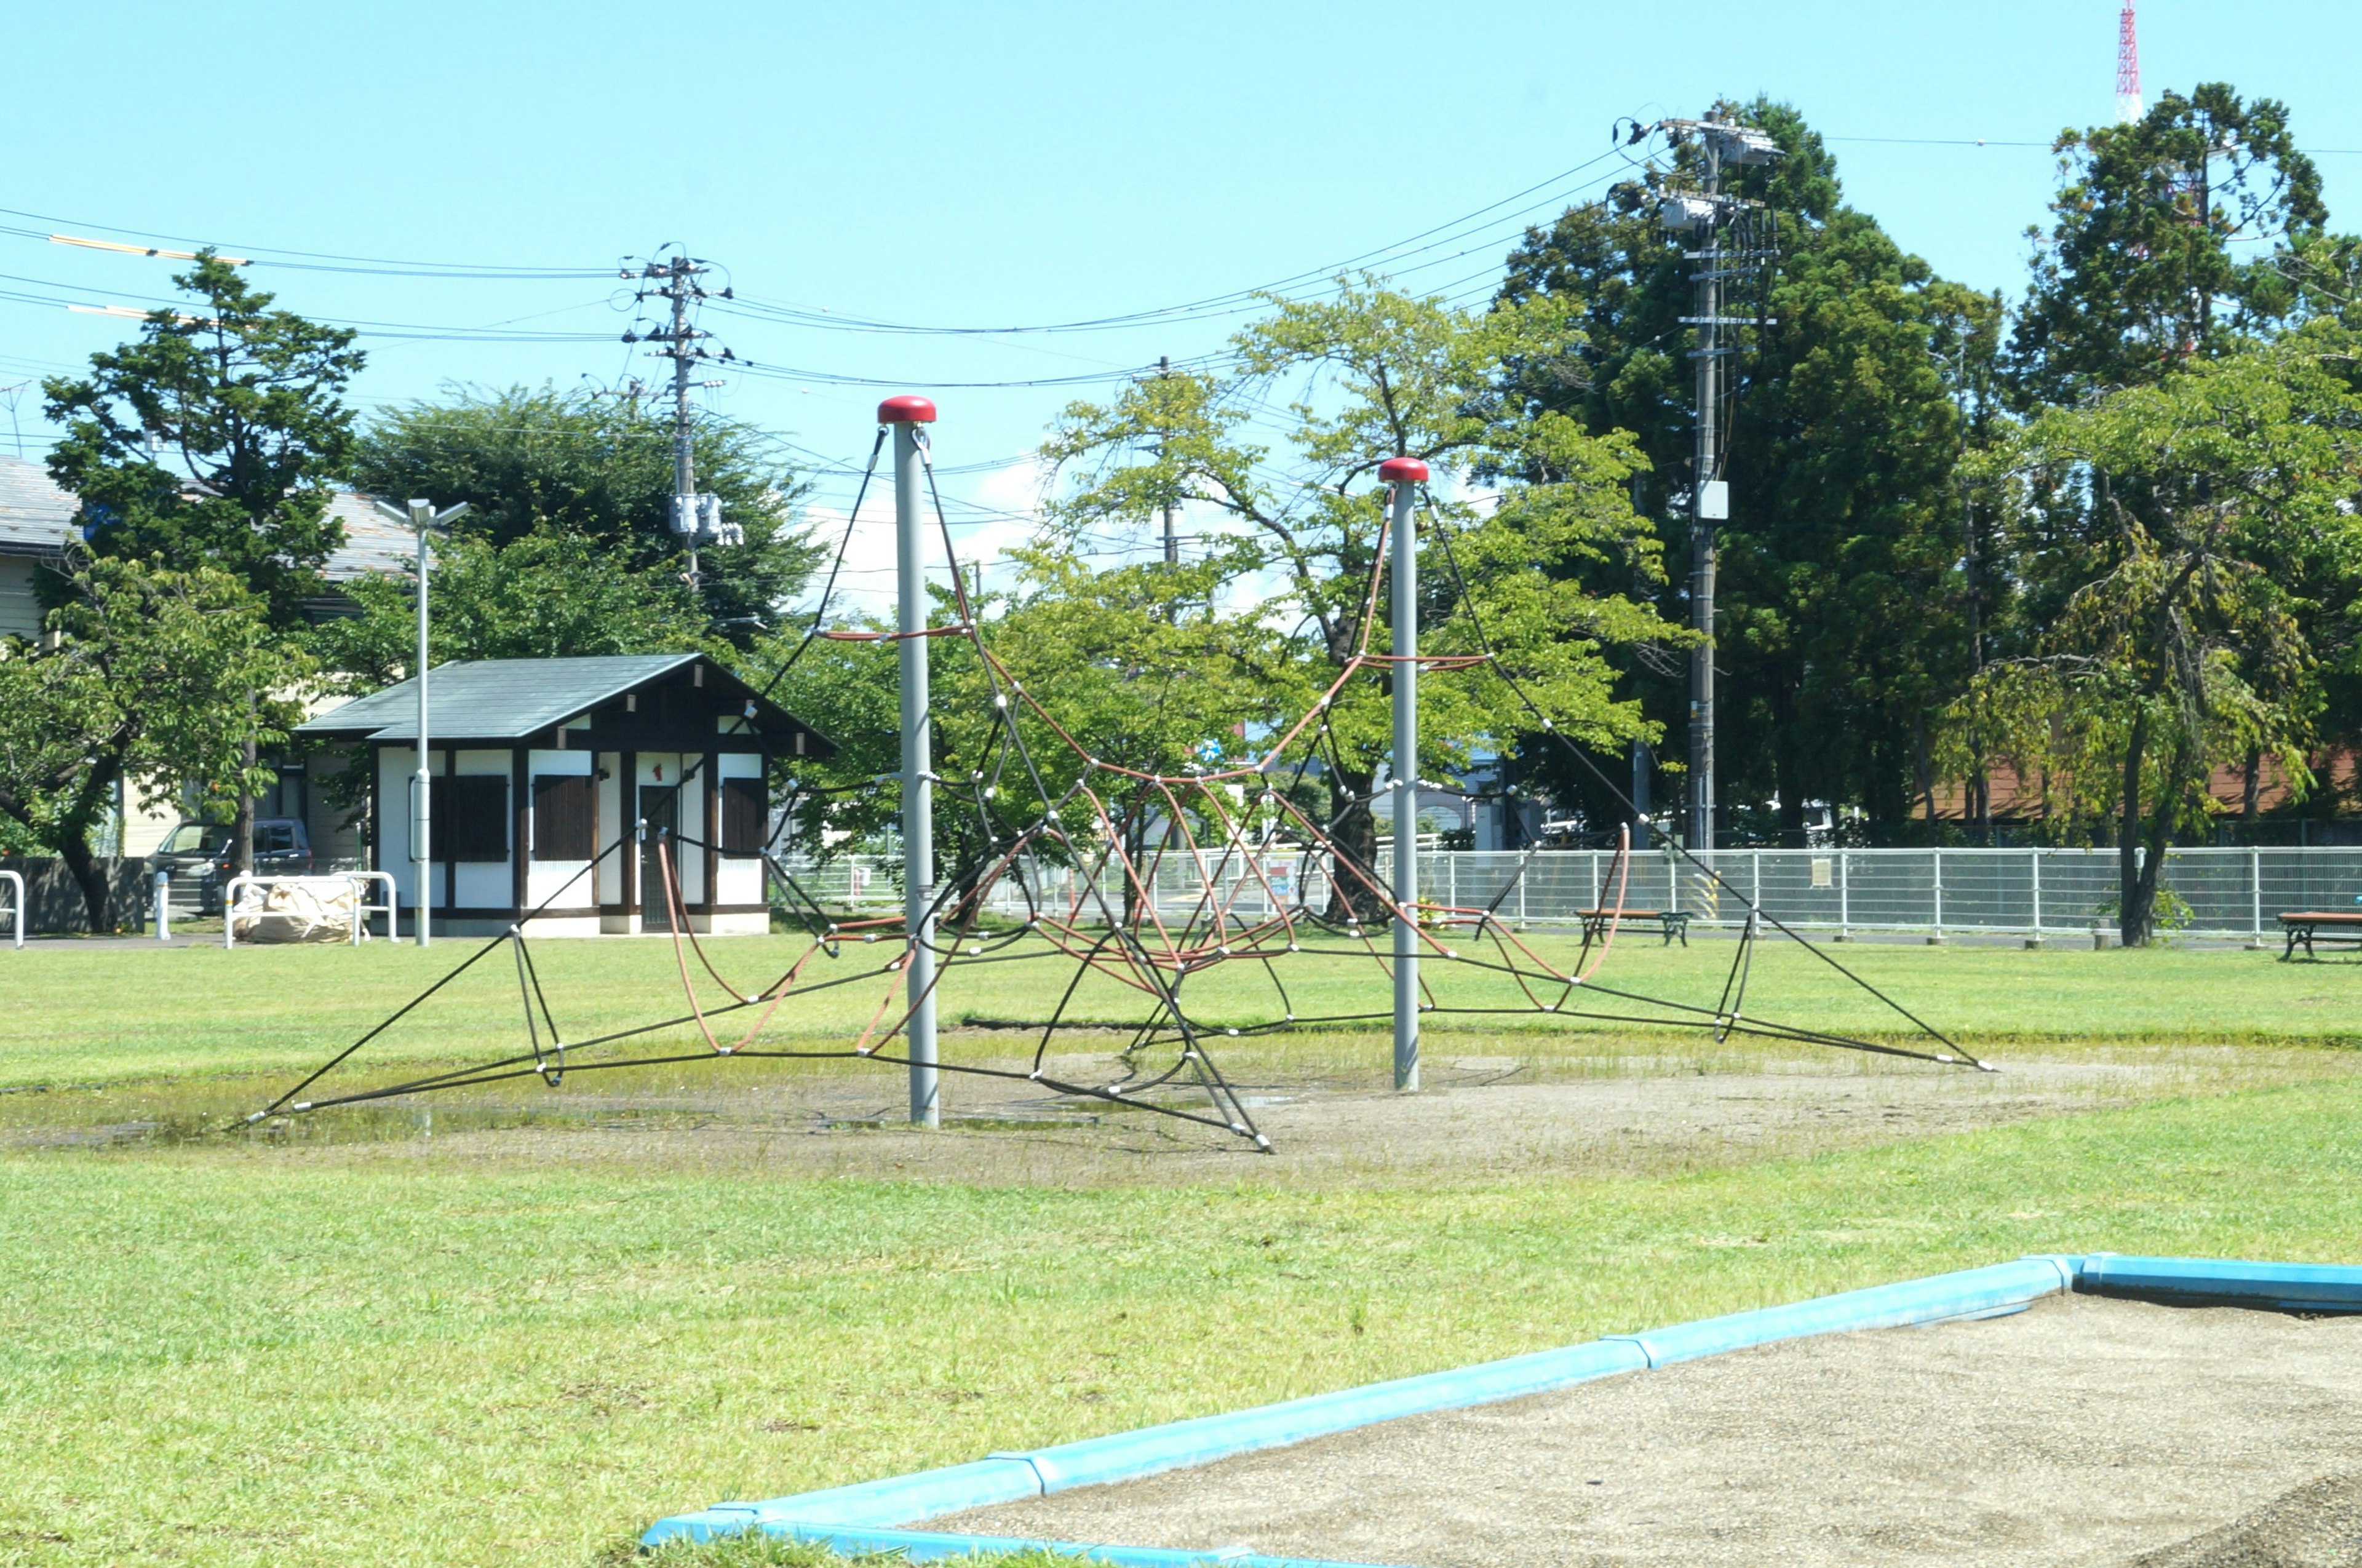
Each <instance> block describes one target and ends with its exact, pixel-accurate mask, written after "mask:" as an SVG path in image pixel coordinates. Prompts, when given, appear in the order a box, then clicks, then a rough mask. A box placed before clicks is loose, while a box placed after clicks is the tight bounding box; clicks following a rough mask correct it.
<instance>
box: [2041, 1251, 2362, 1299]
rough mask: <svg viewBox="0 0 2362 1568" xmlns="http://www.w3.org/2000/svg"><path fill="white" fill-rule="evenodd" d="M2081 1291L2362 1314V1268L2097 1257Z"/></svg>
mask: <svg viewBox="0 0 2362 1568" xmlns="http://www.w3.org/2000/svg"><path fill="white" fill-rule="evenodd" d="M2075 1288H2076V1289H2078V1290H2081V1291H2087V1292H2089V1293H2091V1294H2092V1295H2094V1296H2130V1297H2138V1298H2139V1299H2142V1300H2146V1301H2161V1302H2164V1303H2167V1304H2168V1305H2172V1306H2193V1307H2197V1306H2213V1307H2221V1306H2238V1307H2265V1308H2271V1309H2277V1310H2279V1311H2283V1312H2362V1268H2356V1267H2354V1266H2352V1265H2350V1264H2285V1263H2241V1262H2236V1261H2234V1260H2230V1259H2224V1258H2140V1257H2125V1256H2124V1255H2122V1254H2120V1253H2093V1254H2092V1256H2090V1257H2087V1258H2085V1259H2084V1260H2083V1264H2082V1267H2081V1268H2080V1269H2078V1270H2077V1271H2076V1275H2075Z"/></svg>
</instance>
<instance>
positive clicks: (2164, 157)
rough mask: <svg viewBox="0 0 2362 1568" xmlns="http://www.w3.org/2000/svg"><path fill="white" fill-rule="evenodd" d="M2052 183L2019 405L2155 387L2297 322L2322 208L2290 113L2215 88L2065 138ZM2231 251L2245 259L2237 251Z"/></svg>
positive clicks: (2026, 322)
mask: <svg viewBox="0 0 2362 1568" xmlns="http://www.w3.org/2000/svg"><path fill="white" fill-rule="evenodd" d="M2058 154H2059V172H2060V177H2061V181H2062V183H2061V185H2060V187H2059V191H2058V196H2057V197H2056V198H2055V199H2054V200H2053V201H2052V202H2051V204H2050V210H2051V212H2052V214H2053V220H2052V224H2051V230H2050V233H2049V235H2048V236H2047V237H2038V236H2037V238H2038V239H2039V241H2040V242H2039V243H2038V244H2037V246H2036V251H2035V257H2034V285H2033V288H2032V290H2031V291H2030V292H2029V293H2028V294H2027V297H2026V302H2025V308H2024V309H2023V310H2022V311H2021V312H2020V313H2019V315H2018V319H2017V324H2016V328H2015V331H2014V335H2013V337H2012V340H2011V358H2012V368H2013V370H2014V386H2015V391H2016V395H2017V398H2018V401H2019V403H2020V404H2021V406H2025V407H2033V406H2036V405H2039V404H2069V403H2076V402H2078V401H2079V400H2081V398H2083V397H2084V396H2085V395H2086V394H2087V393H2090V392H2103V391H2106V390H2109V389H2112V388H2116V387H2126V386H2135V385H2138V384H2140V383H2143V382H2147V381H2156V380H2157V379H2158V378H2159V377H2160V376H2162V375H2164V374H2165V373H2166V372H2168V371H2169V370H2172V369H2174V368H2176V367H2178V366H2180V365H2182V364H2186V363H2187V362H2189V361H2190V360H2191V359H2203V358H2208V357H2211V356H2213V355H2216V354H2220V353H2223V352H2225V351H2226V350H2228V349H2230V348H2234V347H2235V346H2236V345H2237V344H2238V343H2240V342H2241V341H2243V340H2246V339H2250V338H2253V337H2257V336H2259V335H2262V334H2264V333H2266V332H2268V331H2269V330H2270V329H2271V328H2272V327H2273V326H2274V325H2275V324H2277V323H2279V322H2280V321H2282V320H2284V319H2285V318H2286V317H2288V316H2289V315H2291V314H2292V313H2294V312H2295V311H2297V310H2298V309H2299V308H2300V305H2301V294H2302V284H2303V281H2304V279H2305V278H2306V277H2307V276H2308V275H2317V273H2316V271H2315V269H2313V268H2311V267H2307V266H2305V265H2301V264H2300V265H2292V264H2291V258H2303V259H2305V260H2306V261H2309V262H2312V263H2319V262H2321V261H2323V260H2325V259H2326V258H2325V257H2323V255H2322V254H2321V252H2320V251H2319V249H2318V247H2319V246H2320V244H2321V239H2322V234H2323V226H2324V225H2325V224H2326V223H2327V222H2328V217H2329V212H2328V208H2327V207H2326V206H2325V205H2324V204H2323V201H2322V193H2321V173H2320V171H2319V170H2317V169H2316V168H2315V167H2314V166H2313V162H2312V160H2311V159H2310V158H2308V157H2306V156H2305V155H2304V153H2303V152H2302V151H2301V150H2299V149H2298V147H2297V145H2296V141H2295V138H2294V136H2293V134H2292V132H2291V131H2290V127H2289V114H2288V108H2287V106H2286V105H2283V104H2280V103H2279V102H2278V101H2276V100H2274V99H2270V98H2257V99H2256V100H2254V101H2252V102H2248V101H2245V100H2242V99H2241V98H2240V96H2239V94H2237V93H2235V92H2234V91H2233V90H2232V89H2231V87H2230V86H2229V85H2228V84H2227V83H2220V82H2210V83H2204V84H2203V85H2202V86H2200V87H2199V88H2198V89H2197V91H2196V92H2194V93H2192V94H2190V95H2189V96H2188V97H2184V96H2183V95H2182V94H2179V93H2174V92H2168V93H2166V94H2164V95H2163V96H2161V97H2160V98H2158V102H2157V105H2156V106H2155V107H2153V108H2152V109H2150V110H2149V112H2148V113H2147V115H2145V116H2142V117H2141V118H2140V119H2139V120H2136V121H2135V122H2133V123H2132V124H2130V125H2121V126H2100V127H2093V128H2092V129H2091V130H2087V131H2075V130H2069V131H2064V132H2061V133H2060V135H2059V137H2058ZM2241 248H2245V253H2244V254H2243V253H2242V249H2241Z"/></svg>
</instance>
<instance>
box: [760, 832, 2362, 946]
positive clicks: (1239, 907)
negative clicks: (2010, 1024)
mask: <svg viewBox="0 0 2362 1568" xmlns="http://www.w3.org/2000/svg"><path fill="white" fill-rule="evenodd" d="M1615 858H1616V857H1615V856H1614V854H1613V852H1611V851H1608V850H1587V849H1578V850H1541V851H1537V852H1534V853H1532V854H1520V853H1515V852H1508V853H1499V852H1489V851H1481V850H1456V851H1440V852H1438V853H1435V854H1432V855H1422V856H1420V857H1419V885H1420V889H1421V891H1422V892H1423V893H1424V894H1425V896H1426V897H1427V898H1429V899H1430V900H1433V901H1435V902H1437V903H1440V904H1447V905H1452V906H1455V907H1461V908H1468V907H1477V908H1486V909H1491V910H1493V911H1495V912H1496V913H1497V914H1498V915H1499V916H1500V917H1501V918H1503V919H1504V920H1507V921H1511V922H1515V923H1518V924H1521V925H1555V924H1574V923H1578V922H1580V921H1581V919H1582V916H1583V911H1585V910H1593V909H1597V908H1600V907H1601V906H1602V905H1603V904H1607V903H1613V902H1614V901H1615V884H1614V876H1615ZM1698 861H1699V862H1700V863H1701V864H1693V863H1692V862H1690V861H1688V860H1685V859H1683V858H1682V857H1681V856H1676V855H1673V854H1671V853H1669V852H1666V851H1661V850H1651V851H1647V852H1643V853H1640V854H1636V855H1634V856H1632V863H1631V867H1630V871H1629V873H1628V875H1629V881H1628V886H1627V888H1626V889H1625V894H1624V907H1625V908H1626V909H1627V910H1651V911H1654V910H1672V911H1680V912H1682V913H1684V914H1687V915H1688V916H1689V917H1690V922H1691V924H1692V926H1693V928H1710V927H1716V926H1723V927H1729V928H1732V929H1736V928H1738V926H1739V925H1741V924H1742V923H1744V921H1745V918H1746V903H1747V902H1750V901H1751V902H1753V903H1754V904H1756V905H1757V906H1758V907H1759V908H1760V909H1762V910H1763V911H1764V912H1765V913H1767V914H1769V915H1771V916H1772V917H1774V918H1776V919H1778V920H1779V921H1781V922H1783V923H1785V924H1787V925H1790V926H1794V927H1795V928H1797V929H1799V930H1804V931H1812V932H1816V933H1830V934H1834V935H1837V936H1840V937H1848V936H1852V935H1854V934H1856V933H1864V934H1867V933H1882V932H1884V933H1926V934H1927V935H1929V936H1937V937H1941V936H1946V935H1962V936H1967V935H1974V934H1979V933H1984V934H1991V935H2018V936H2025V937H2033V938H2037V939H2038V938H2041V937H2045V936H2052V935H2058V936H2065V935H2070V934H2074V933H2089V932H2092V931H2094V930H2111V929H2113V928H2114V925H2115V922H2116V898H2117V881H2118V864H2119V863H2118V859H2117V855H2116V851H2114V849H1981V848H1966V849H1720V850H1716V851H1714V852H1713V853H1712V854H1710V855H1701V856H1698ZM1390 865H1391V856H1389V855H1387V854H1385V853H1384V852H1381V854H1380V856H1379V861H1378V873H1379V875H1380V877H1381V878H1385V877H1386V876H1388V875H1390ZM1202 867H1203V868H1202V869H1201V868H1200V864H1198V863H1192V862H1190V861H1187V860H1182V859H1177V858H1174V857H1168V858H1166V859H1165V860H1164V862H1163V863H1162V864H1161V865H1160V866H1158V867H1157V868H1156V870H1155V872H1154V875H1153V878H1152V879H1151V885H1150V886H1149V888H1148V889H1146V890H1147V892H1148V895H1149V898H1150V900H1151V907H1153V909H1154V911H1156V912H1157V914H1158V915H1159V916H1160V917H1168V918H1175V919H1186V918H1187V916H1188V914H1189V913H1190V911H1192V910H1193V909H1196V908H1198V907H1200V905H1201V901H1202V900H1204V899H1205V898H1206V896H1207V892H1208V885H1209V882H1211V883H1212V884H1214V885H1215V897H1216V900H1217V901H1219V902H1220V903H1221V904H1222V905H1223V907H1225V908H1226V909H1228V910H1230V911H1231V912H1232V913H1234V914H1236V915H1237V916H1239V917H1241V918H1244V919H1254V918H1260V917H1261V916H1263V915H1265V914H1267V913H1269V912H1271V911H1272V910H1273V908H1274V906H1275V902H1276V903H1278V904H1282V905H1306V906H1309V907H1310V908H1312V909H1315V910H1321V909H1325V908H1326V906H1327V903H1328V900H1329V895H1330V867H1329V865H1328V864H1327V861H1326V857H1325V856H1319V855H1317V854H1314V853H1311V852H1308V851H1305V850H1300V849H1290V850H1285V851H1273V852H1268V853H1264V854H1258V855H1254V856H1247V855H1245V854H1244V853H1242V852H1234V853H1233V854H1231V856H1229V857H1228V858H1227V859H1225V858H1224V857H1223V856H1221V855H1220V854H1219V853H1218V852H1211V851H1209V853H1208V854H1207V855H1206V856H1203V857H1202ZM789 870H790V872H791V873H792V874H793V875H794V876H795V878H796V879H797V881H798V883H799V884H800V886H802V887H803V888H804V889H806V890H807V891H809V892H810V893H811V895H812V896H813V897H814V898H816V899H818V900H820V901H821V902H822V903H823V904H825V905H827V906H829V907H831V908H841V909H877V910H889V909H895V908H899V907H900V900H901V867H900V862H899V861H897V860H895V859H893V858H892V857H890V856H838V857H835V858H833V859H831V860H827V861H824V862H820V863H817V864H815V863H811V862H808V861H791V862H789ZM1024 876H1025V878H1026V880H1027V882H1028V883H1029V885H1030V886H1031V887H1032V889H1033V890H1034V895H1035V898H1036V900H1038V902H1039V903H1041V904H1043V905H1045V906H1047V907H1049V908H1052V909H1054V910H1057V911H1072V912H1074V913H1075V914H1076V916H1077V917H1078V918H1079V919H1081V920H1083V921H1084V922H1096V920H1097V918H1098V917H1097V903H1096V900H1094V899H1093V898H1092V897H1091V896H1090V889H1087V887H1085V886H1084V885H1083V884H1082V882H1081V880H1080V878H1078V876H1077V873H1076V871H1075V870H1074V869H1073V868H1072V867H1060V866H1044V865H1028V866H1026V867H1024ZM1098 884H1099V886H1098V892H1099V894H1100V896H1103V897H1105V898H1106V899H1107V900H1109V904H1110V905H1111V906H1112V907H1114V908H1117V909H1119V910H1120V909H1122V908H1124V907H1125V899H1124V891H1125V889H1124V885H1123V878H1122V875H1121V873H1120V872H1119V871H1117V870H1115V869H1114V868H1112V867H1110V868H1109V869H1107V870H1105V871H1103V872H1102V873H1101V874H1100V876H1099V877H1098ZM2158 891H2159V898H2158V916H2159V922H2160V924H2162V925H2163V926H2164V927H2165V928H2166V929H2167V930H2169V931H2176V932H2180V933H2185V934H2188V935H2192V936H2204V937H2210V938H2232V939H2238V938H2244V939H2246V940H2248V941H2250V942H2261V941H2263V940H2264V939H2265V936H2266V934H2267V933H2273V932H2277V931H2278V929H2279V921H2278V917H2279V914H2280V913H2281V912H2282V911H2294V910H2345V911H2362V848H2321V847H2308V848H2252V849H2238V848H2231V849H2211V848H2190V849H2180V848H2175V849H2169V850H2168V851H2166V862H2165V865H2164V867H2162V868H2161V869H2160V871H2159V874H2158ZM1734 894H1736V895H1737V896H1734ZM1742 900H1744V901H1742ZM1025 907H1026V901H1025V899H1024V897H1023V896H1022V894H1021V892H1020V891H1019V889H1018V888H1017V887H1016V886H1015V885H1013V883H1005V884H1004V885H1002V886H1000V887H999V888H996V889H994V892H993V894H992V897H991V898H990V900H988V908H989V909H990V910H991V911H992V912H994V913H996V914H999V915H1002V916H1012V915H1022V914H1023V912H1024V911H1025Z"/></svg>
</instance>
